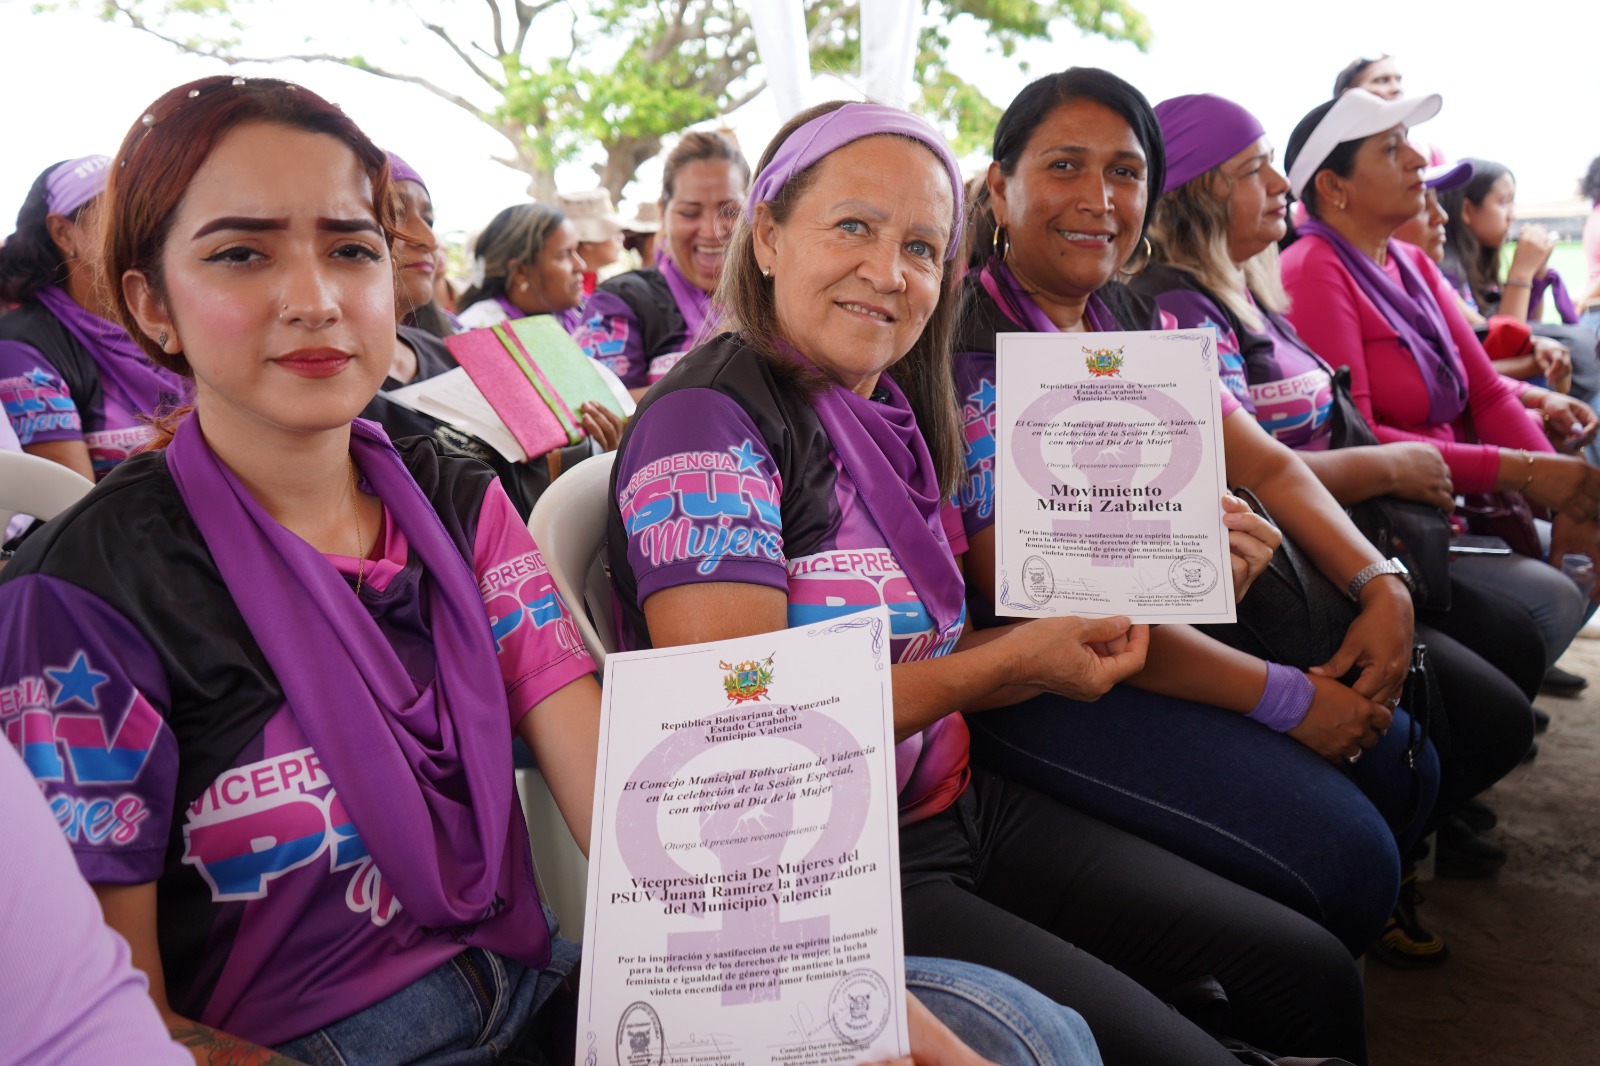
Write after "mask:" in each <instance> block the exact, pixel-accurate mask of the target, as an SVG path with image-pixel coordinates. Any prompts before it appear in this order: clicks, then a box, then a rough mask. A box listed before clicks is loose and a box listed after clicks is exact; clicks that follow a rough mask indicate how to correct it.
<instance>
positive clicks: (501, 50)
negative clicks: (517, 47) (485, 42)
mask: <svg viewBox="0 0 1600 1066" xmlns="http://www.w3.org/2000/svg"><path fill="white" fill-rule="evenodd" d="M483 2H484V3H486V4H488V5H489V17H490V18H491V19H493V20H494V50H495V54H496V55H501V56H503V55H505V54H506V38H505V26H504V25H503V24H502V22H501V18H500V5H499V4H497V3H496V2H495V0H483ZM478 48H479V50H480V51H483V50H484V49H483V46H482V45H479V46H478Z"/></svg>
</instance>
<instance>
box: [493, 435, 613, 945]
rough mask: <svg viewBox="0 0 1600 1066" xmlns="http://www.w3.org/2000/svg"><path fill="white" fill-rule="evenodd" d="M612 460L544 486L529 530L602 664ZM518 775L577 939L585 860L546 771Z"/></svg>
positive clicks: (548, 885) (547, 887)
mask: <svg viewBox="0 0 1600 1066" xmlns="http://www.w3.org/2000/svg"><path fill="white" fill-rule="evenodd" d="M615 459H616V453H615V452H606V453H605V454H603V455H596V456H592V457H590V458H588V459H585V460H584V461H583V462H581V463H579V464H578V465H577V466H574V467H572V468H571V469H570V470H567V471H566V472H564V473H563V474H562V475H561V476H560V477H558V478H556V479H555V480H554V481H552V482H551V483H550V487H549V488H547V489H545V491H544V495H542V496H540V497H539V502H538V503H537V504H535V505H534V508H533V515H532V516H531V517H530V518H529V519H528V530H529V532H531V533H532V534H533V539H534V542H535V543H536V544H538V545H539V551H540V553H541V554H543V555H544V562H545V565H546V566H548V567H549V568H550V576H551V578H552V579H554V582H555V586H556V591H558V592H560V593H561V599H562V600H563V601H565V603H566V605H567V609H568V610H569V611H570V612H571V613H572V619H573V621H574V622H576V623H577V626H578V633H579V635H581V636H582V637H583V643H584V645H585V646H586V647H587V648H588V649H589V654H590V655H592V656H593V657H594V661H595V662H596V663H599V664H602V665H603V664H604V663H605V660H606V653H607V652H611V651H615V650H616V638H615V636H614V633H615V632H616V630H615V627H614V625H613V612H612V610H611V582H610V579H609V578H608V577H607V576H606V571H605V566H604V562H603V560H602V559H601V558H600V549H601V548H602V547H603V546H604V545H605V536H606V509H607V508H606V504H607V497H608V495H609V491H610V485H611V464H612V462H613V460H615ZM591 618H592V619H593V620H592V621H591ZM517 778H518V780H517V787H518V790H519V792H520V793H521V796H522V810H523V815H524V817H525V818H526V819H527V822H528V833H529V835H530V836H531V837H532V838H533V859H534V873H535V874H536V875H537V876H538V879H539V895H540V897H541V898H542V899H543V900H544V901H545V902H546V903H547V904H549V906H550V909H551V910H553V911H555V912H556V914H557V915H558V916H559V917H560V919H561V932H562V935H563V936H566V937H568V938H569V939H572V940H580V939H582V937H583V922H584V909H585V906H586V903H587V900H588V887H587V885H588V878H589V862H588V860H587V859H585V858H584V857H583V852H581V851H579V850H578V845H577V842H576V841H574V840H573V839H572V834H571V833H569V832H567V824H566V822H565V821H564V820H562V817H561V811H560V810H559V809H558V808H557V807H556V802H555V797H553V796H551V795H550V787H549V786H548V785H547V784H545V780H544V778H543V776H541V775H540V773H539V772H538V771H537V770H523V771H520V772H519V773H518V775H517Z"/></svg>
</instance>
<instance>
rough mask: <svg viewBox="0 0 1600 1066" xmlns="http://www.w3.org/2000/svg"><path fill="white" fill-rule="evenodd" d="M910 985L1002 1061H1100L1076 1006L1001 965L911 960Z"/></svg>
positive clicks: (1068, 1064)
mask: <svg viewBox="0 0 1600 1066" xmlns="http://www.w3.org/2000/svg"><path fill="white" fill-rule="evenodd" d="M906 988H907V989H908V990H909V991H910V992H911V994H912V995H914V996H916V997H917V998H918V999H919V1000H921V1001H922V1004H923V1006H925V1007H927V1008H928V1009H929V1010H930V1011H932V1012H933V1013H934V1015H935V1016H936V1017H937V1018H938V1019H939V1020H940V1021H941V1022H943V1023H944V1024H945V1025H947V1026H949V1027H950V1030H951V1031H952V1032H954V1033H955V1034H956V1035H957V1036H959V1037H960V1038H961V1039H962V1040H964V1041H966V1043H967V1046H968V1047H970V1048H972V1050H974V1051H976V1052H977V1053H978V1054H980V1055H982V1056H984V1057H985V1058H987V1059H989V1060H990V1061H991V1062H997V1063H999V1064H1000V1066H1051V1064H1059V1066H1099V1064H1100V1052H1099V1050H1098V1049H1097V1048H1096V1047H1095V1042H1094V1037H1093V1036H1091V1035H1090V1034H1089V1026H1088V1023H1086V1022H1085V1021H1084V1020H1083V1019H1082V1018H1081V1017H1079V1015H1078V1013H1077V1012H1076V1011H1073V1010H1071V1009H1069V1008H1067V1007H1063V1006H1062V1005H1060V1004H1059V1003H1056V1002H1055V1001H1054V1000H1052V999H1050V998H1049V997H1048V996H1044V995H1041V994H1040V993H1038V992H1035V991H1034V990H1033V989H1032V988H1030V987H1028V986H1027V985H1025V984H1023V983H1022V982H1021V981H1018V980H1017V979H1016V978H1014V977H1008V976H1006V975H1005V974H1003V973H1000V972H998V971H996V970H991V969H988V968H987V967H984V966H977V965H974V964H973V963H970V962H956V961H955V960H953V959H929V958H921V957H917V956H910V957H907V959H906Z"/></svg>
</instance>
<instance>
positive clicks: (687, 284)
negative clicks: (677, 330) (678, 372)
mask: <svg viewBox="0 0 1600 1066" xmlns="http://www.w3.org/2000/svg"><path fill="white" fill-rule="evenodd" d="M656 269H657V270H660V271H661V276H662V277H663V278H666V279H667V288H668V289H670V290H672V302H673V303H675V304H677V305H678V313H679V314H680V315H682V316H683V324H684V329H685V332H684V336H683V350H684V351H688V350H689V349H691V348H694V347H696V346H697V345H700V344H703V343H705V342H706V341H708V340H710V339H711V338H710V337H709V336H707V335H706V334H708V333H709V332H710V331H711V330H714V329H716V328H717V324H718V323H719V322H721V321H722V313H721V312H720V311H718V310H717V309H716V308H714V307H712V306H711V297H710V295H709V294H707V293H706V292H705V291H704V290H702V289H700V288H699V287H698V286H696V285H695V284H694V282H692V281H690V280H689V279H688V278H686V277H684V276H683V271H681V270H679V269H678V264H677V263H674V262H673V261H672V256H670V255H663V256H662V257H661V260H660V262H659V263H657V264H656Z"/></svg>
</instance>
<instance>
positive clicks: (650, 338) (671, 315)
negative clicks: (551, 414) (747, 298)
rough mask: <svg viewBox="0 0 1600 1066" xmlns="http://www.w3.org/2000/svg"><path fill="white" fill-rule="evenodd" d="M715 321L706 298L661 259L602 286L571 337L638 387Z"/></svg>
mask: <svg viewBox="0 0 1600 1066" xmlns="http://www.w3.org/2000/svg"><path fill="white" fill-rule="evenodd" d="M718 317H719V316H718V314H717V311H716V309H715V308H714V307H713V306H712V304H711V297H710V296H708V295H707V294H706V293H705V292H703V291H701V290H700V289H698V288H696V287H695V286H694V285H693V284H692V283H691V282H690V281H689V279H688V278H686V277H685V276H684V274H683V272H682V271H681V270H679V269H678V267H677V264H675V263H673V261H672V260H671V259H670V258H663V259H662V260H661V265H660V266H659V267H655V268H652V269H648V270H630V271H628V272H626V273H623V274H618V275H616V276H615V277H612V278H609V279H607V280H606V281H604V282H602V283H601V284H600V286H599V287H598V288H596V289H595V290H594V295H592V296H591V297H589V302H588V303H587V304H585V305H584V310H583V320H582V322H581V323H580V324H579V325H578V327H577V328H576V329H574V330H573V331H572V338H573V340H575V341H577V342H578V347H580V348H582V349H583V350H584V352H585V353H586V354H587V355H588V356H589V358H590V359H593V360H596V361H597V362H601V363H604V364H605V365H606V366H607V367H608V368H610V370H611V372H612V373H614V374H616V375H617V377H619V378H621V379H622V383H623V384H624V385H626V386H628V388H630V389H642V388H644V387H646V386H647V385H654V384H655V383H656V382H658V381H660V380H661V379H662V378H663V377H665V376H666V373H667V371H669V370H671V369H672V368H673V367H674V366H676V365H677V363H678V361H679V360H680V359H682V358H683V356H684V355H685V354H686V353H687V351H688V350H689V349H690V348H692V347H693V346H694V345H696V344H698V343H699V342H700V341H701V340H703V339H706V336H707V335H709V332H710V331H711V330H712V329H714V327H715V323H716V320H717V318H718Z"/></svg>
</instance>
